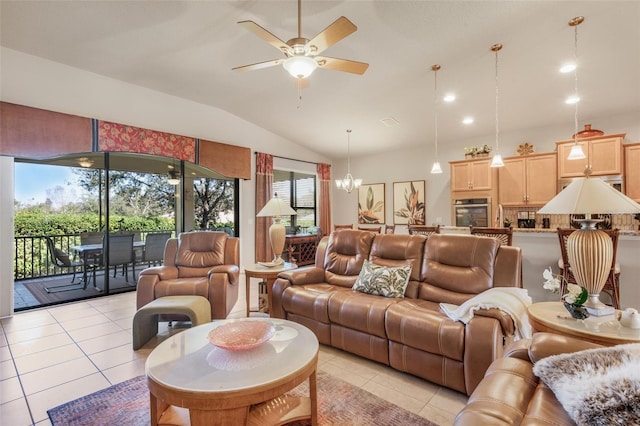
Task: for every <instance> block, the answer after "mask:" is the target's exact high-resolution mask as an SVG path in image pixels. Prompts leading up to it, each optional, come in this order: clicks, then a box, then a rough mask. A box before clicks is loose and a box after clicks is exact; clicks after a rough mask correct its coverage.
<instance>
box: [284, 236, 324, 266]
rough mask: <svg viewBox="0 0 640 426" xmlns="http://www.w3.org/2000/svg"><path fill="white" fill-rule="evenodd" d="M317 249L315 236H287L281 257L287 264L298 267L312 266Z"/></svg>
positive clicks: (316, 237)
mask: <svg viewBox="0 0 640 426" xmlns="http://www.w3.org/2000/svg"><path fill="white" fill-rule="evenodd" d="M317 247H318V236H317V235H311V234H299V235H287V237H286V239H285V248H284V251H283V253H282V257H283V259H285V260H286V261H287V262H291V263H295V264H296V265H298V266H304V265H312V264H313V263H314V262H315V261H316V249H317ZM292 258H293V259H292Z"/></svg>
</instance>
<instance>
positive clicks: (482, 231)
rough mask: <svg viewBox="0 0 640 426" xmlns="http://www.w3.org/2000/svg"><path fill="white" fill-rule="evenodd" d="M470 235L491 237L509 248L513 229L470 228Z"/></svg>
mask: <svg viewBox="0 0 640 426" xmlns="http://www.w3.org/2000/svg"><path fill="white" fill-rule="evenodd" d="M469 229H470V230H471V235H479V236H481V237H491V238H495V239H496V240H498V241H500V244H502V245H505V246H510V245H511V243H512V242H513V229H512V228H511V227H509V228H485V227H481V226H471V227H470V228H469Z"/></svg>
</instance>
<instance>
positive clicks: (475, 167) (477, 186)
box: [449, 158, 495, 191]
mask: <svg viewBox="0 0 640 426" xmlns="http://www.w3.org/2000/svg"><path fill="white" fill-rule="evenodd" d="M449 165H450V168H451V191H488V190H491V189H492V186H493V173H494V170H495V169H493V168H491V158H485V159H475V160H464V161H452V162H450V163H449Z"/></svg>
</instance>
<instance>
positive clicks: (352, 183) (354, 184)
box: [336, 129, 362, 194]
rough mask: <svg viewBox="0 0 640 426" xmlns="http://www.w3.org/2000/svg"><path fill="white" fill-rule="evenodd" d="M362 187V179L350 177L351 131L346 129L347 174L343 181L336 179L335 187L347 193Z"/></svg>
mask: <svg viewBox="0 0 640 426" xmlns="http://www.w3.org/2000/svg"><path fill="white" fill-rule="evenodd" d="M360 185H362V179H354V178H353V176H352V175H351V129H347V174H346V176H345V177H344V179H336V186H337V187H338V188H339V189H342V190H344V191H346V192H347V194H348V193H351V191H353V190H354V189H356V188H359V187H360Z"/></svg>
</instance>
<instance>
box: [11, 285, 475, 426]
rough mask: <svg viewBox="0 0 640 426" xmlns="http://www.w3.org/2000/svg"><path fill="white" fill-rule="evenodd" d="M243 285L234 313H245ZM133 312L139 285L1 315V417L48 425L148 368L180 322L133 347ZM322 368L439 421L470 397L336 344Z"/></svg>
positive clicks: (445, 421)
mask: <svg viewBox="0 0 640 426" xmlns="http://www.w3.org/2000/svg"><path fill="white" fill-rule="evenodd" d="M240 282H244V279H242V280H241V281H240ZM241 287H244V286H241ZM243 293H244V292H243V291H241V294H240V298H239V299H240V300H239V302H238V303H237V304H236V306H235V307H234V309H233V312H232V313H231V315H230V317H234V318H241V317H243V316H244V312H245V299H244V294H243ZM252 294H253V295H256V294H257V289H254V290H253V291H252ZM134 313H135V293H124V294H119V295H114V296H108V297H103V298H99V299H91V300H87V301H82V302H76V303H70V304H65V305H57V306H53V307H50V308H43V309H39V310H33V311H26V312H23V313H18V314H16V315H14V316H13V317H11V318H5V319H2V320H1V321H0V324H1V328H0V424H2V425H7V426H26V425H39V426H40V425H42V426H44V425H50V422H49V420H48V417H47V413H46V411H47V410H48V409H49V408H52V407H55V406H57V405H60V404H62V403H64V402H66V401H69V400H72V399H75V398H78V397H80V396H83V395H86V394H89V393H91V392H95V391H97V390H99V389H102V388H105V387H108V386H111V385H112V384H115V383H119V382H121V381H124V380H127V379H130V378H132V377H135V376H138V375H141V374H144V363H145V359H146V357H147V356H148V354H149V353H150V352H151V350H152V348H153V347H154V346H155V345H157V344H158V343H159V342H160V341H162V340H163V339H164V338H166V337H167V336H169V335H171V334H172V333H176V332H179V331H180V329H179V327H174V328H169V327H167V323H161V326H160V333H159V336H158V338H156V339H155V341H152V342H151V343H150V344H147V345H145V347H144V348H142V349H141V350H138V351H133V350H132V349H131V321H132V318H133V314H134ZM319 369H320V370H322V371H326V372H328V373H330V374H334V375H337V376H339V377H340V378H342V379H343V380H346V381H348V382H350V383H352V384H353V385H355V386H358V387H360V388H362V389H365V390H367V391H369V392H371V393H373V394H376V395H378V396H379V397H381V398H383V399H386V400H387V401H390V402H392V403H394V404H396V405H399V406H401V407H403V408H405V409H407V410H410V411H412V412H414V413H417V414H419V415H421V416H423V417H425V418H428V419H429V420H431V421H433V422H436V423H438V424H440V425H450V424H452V422H453V419H454V417H455V415H456V414H457V412H458V411H459V410H460V409H461V408H462V406H463V405H464V404H465V402H466V396H464V395H462V394H460V393H457V392H454V391H451V390H449V389H446V388H442V387H439V386H436V385H433V384H431V383H429V382H426V381H424V380H421V379H418V378H416V377H413V376H409V375H406V374H402V373H399V372H397V371H394V370H392V369H390V368H388V367H385V366H384V365H381V364H377V363H374V362H371V361H368V360H365V359H362V358H359V357H357V356H354V355H350V354H348V353H345V352H342V351H339V350H336V349H333V348H330V347H325V346H322V347H321V351H320V357H319Z"/></svg>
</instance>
